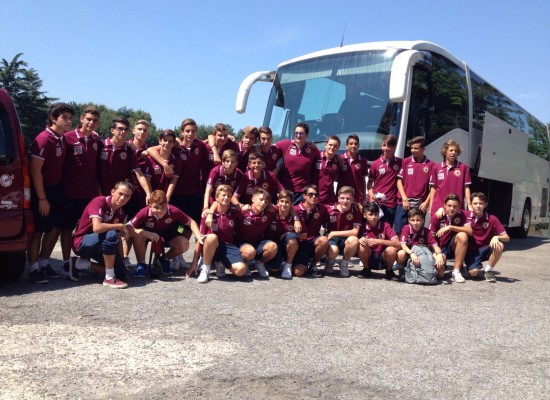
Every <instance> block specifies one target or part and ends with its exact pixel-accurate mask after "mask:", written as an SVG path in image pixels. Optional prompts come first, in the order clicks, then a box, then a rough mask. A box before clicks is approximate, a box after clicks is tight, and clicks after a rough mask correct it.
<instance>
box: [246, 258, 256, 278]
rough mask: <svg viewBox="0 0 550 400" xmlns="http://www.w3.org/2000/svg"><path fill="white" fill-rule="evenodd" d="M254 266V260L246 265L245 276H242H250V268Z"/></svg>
mask: <svg viewBox="0 0 550 400" xmlns="http://www.w3.org/2000/svg"><path fill="white" fill-rule="evenodd" d="M254 265H256V260H250V261H248V262H247V263H246V274H244V276H247V277H248V276H252V267H253V266H254Z"/></svg>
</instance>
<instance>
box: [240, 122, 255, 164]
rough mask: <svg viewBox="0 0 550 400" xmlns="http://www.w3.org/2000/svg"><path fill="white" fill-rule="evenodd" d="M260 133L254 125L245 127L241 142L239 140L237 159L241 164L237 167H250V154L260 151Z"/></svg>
mask: <svg viewBox="0 0 550 400" xmlns="http://www.w3.org/2000/svg"><path fill="white" fill-rule="evenodd" d="M259 137H260V134H259V133H258V128H256V127H254V126H247V127H245V128H244V129H243V136H242V138H241V140H240V142H237V146H238V147H239V151H238V152H237V159H238V160H239V164H238V165H237V168H239V169H240V170H241V171H243V172H244V171H245V170H246V168H247V167H248V164H249V162H248V156H249V155H251V154H254V153H256V152H257V151H258V146H257V143H258V139H259Z"/></svg>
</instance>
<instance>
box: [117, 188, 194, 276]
mask: <svg viewBox="0 0 550 400" xmlns="http://www.w3.org/2000/svg"><path fill="white" fill-rule="evenodd" d="M149 204H150V205H148V206H146V207H144V208H142V209H141V210H140V211H139V212H138V213H137V214H136V215H135V217H134V218H132V220H131V221H130V222H128V224H126V228H127V229H128V232H129V234H130V235H131V236H133V237H135V240H134V246H135V251H136V257H137V261H138V264H137V266H136V269H135V270H134V278H144V277H145V274H146V272H147V267H146V264H145V252H146V249H147V243H146V241H147V240H151V241H152V242H158V241H159V240H160V241H161V245H163V246H169V247H170V250H168V251H167V252H166V254H165V255H163V256H161V257H160V258H159V261H160V265H161V269H162V273H163V275H170V274H171V273H172V269H171V268H170V260H172V258H174V257H177V256H179V255H181V254H183V253H185V252H186V251H187V249H188V248H189V240H188V239H187V238H186V237H185V236H184V235H183V226H184V225H186V226H188V227H189V228H190V229H191V232H193V234H194V235H195V238H196V239H197V241H198V242H200V241H201V235H200V232H199V227H198V225H197V223H196V222H195V221H193V220H192V219H191V218H189V216H188V215H187V214H185V213H184V212H183V211H181V210H180V209H179V208H177V207H175V206H173V205H171V204H168V198H167V196H166V193H164V192H163V191H162V190H155V191H154V192H153V193H151V197H150V198H149Z"/></svg>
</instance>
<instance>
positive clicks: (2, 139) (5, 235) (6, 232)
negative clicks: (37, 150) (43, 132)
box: [0, 89, 34, 280]
mask: <svg viewBox="0 0 550 400" xmlns="http://www.w3.org/2000/svg"><path fill="white" fill-rule="evenodd" d="M30 199H31V180H30V175H29V168H28V163H27V155H26V153H25V140H24V139H23V133H22V132H21V126H20V124H19V118H18V117H17V112H16V111H15V106H14V105H13V102H12V100H11V97H10V95H9V93H8V92H7V90H5V89H0V279H4V280H16V279H19V277H20V276H21V274H22V273H23V271H24V270H25V262H26V256H27V248H28V246H29V243H30V241H31V236H32V232H33V230H34V220H33V217H32V211H31V204H30Z"/></svg>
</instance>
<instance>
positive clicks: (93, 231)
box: [69, 180, 134, 289]
mask: <svg viewBox="0 0 550 400" xmlns="http://www.w3.org/2000/svg"><path fill="white" fill-rule="evenodd" d="M133 190H134V187H133V186H132V184H131V183H130V181H129V180H126V181H121V182H117V183H116V184H115V186H114V188H113V189H112V190H111V195H110V196H107V197H105V196H99V197H96V198H94V199H93V200H92V201H91V202H90V204H88V206H87V207H86V208H85V209H84V212H83V213H82V217H80V220H79V221H78V226H77V227H76V230H75V232H74V235H73V251H74V253H75V254H76V255H77V256H79V257H80V258H77V257H73V258H71V262H70V265H69V278H70V279H71V280H73V281H79V280H80V277H79V275H80V272H79V271H80V270H87V269H92V270H94V271H96V272H98V273H103V271H104V272H105V279H104V280H103V285H104V286H108V287H110V288H114V289H124V288H127V287H128V285H127V284H126V283H125V282H124V280H125V278H126V267H125V266H124V262H123V261H122V258H121V257H120V253H119V252H120V246H121V243H120V238H119V237H120V236H128V231H127V230H126V226H125V224H124V218H125V213H124V208H123V207H124V205H125V204H126V203H127V202H128V200H129V199H130V197H132V192H133ZM92 259H93V260H95V261H96V263H92V262H91V260H92Z"/></svg>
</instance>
